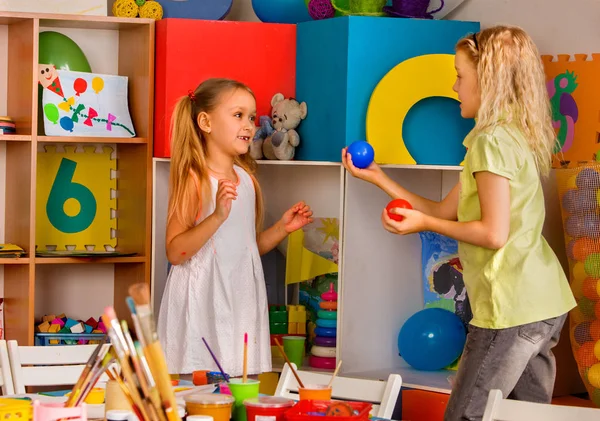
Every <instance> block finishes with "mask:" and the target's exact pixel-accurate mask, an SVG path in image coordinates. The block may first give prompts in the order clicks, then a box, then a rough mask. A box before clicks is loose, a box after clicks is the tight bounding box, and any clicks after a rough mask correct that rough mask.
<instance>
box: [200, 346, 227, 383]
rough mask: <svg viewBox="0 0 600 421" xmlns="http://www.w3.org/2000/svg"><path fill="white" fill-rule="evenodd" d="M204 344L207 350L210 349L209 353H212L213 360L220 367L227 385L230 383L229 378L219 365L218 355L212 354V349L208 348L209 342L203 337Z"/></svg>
mask: <svg viewBox="0 0 600 421" xmlns="http://www.w3.org/2000/svg"><path fill="white" fill-rule="evenodd" d="M202 342H204V345H206V349H208V352H210V355H211V356H212V359H213V360H214V362H215V364H217V367H219V371H221V374H222V375H223V378H224V379H225V381H226V382H227V383H229V376H228V375H227V374H225V371H223V367H221V364H219V360H217V357H216V355H215V354H214V353H213V352H212V349H210V346H208V342H206V339H204V337H202Z"/></svg>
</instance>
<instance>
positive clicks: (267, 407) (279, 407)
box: [244, 396, 295, 421]
mask: <svg viewBox="0 0 600 421" xmlns="http://www.w3.org/2000/svg"><path fill="white" fill-rule="evenodd" d="M294 404H295V402H294V400H293V399H287V398H282V397H277V396H259V397H258V398H251V399H246V400H244V405H245V406H246V416H247V417H248V418H247V420H248V421H260V420H270V421H284V416H283V414H284V413H285V411H287V410H288V409H290V408H291V407H292V406H294ZM264 417H268V418H264Z"/></svg>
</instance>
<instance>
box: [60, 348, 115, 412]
mask: <svg viewBox="0 0 600 421" xmlns="http://www.w3.org/2000/svg"><path fill="white" fill-rule="evenodd" d="M104 342H106V337H103V340H102V343H100V344H98V346H97V347H96V349H94V352H92V355H90V358H88V360H87V363H86V364H85V367H83V371H82V372H81V374H80V375H79V378H78V379H77V383H75V386H73V390H72V391H71V394H70V395H69V398H68V399H67V402H66V403H65V407H67V408H68V407H71V406H73V405H74V404H75V402H77V399H78V397H79V395H80V394H81V392H82V391H83V389H84V388H85V386H86V384H87V382H89V379H90V377H91V375H92V369H93V368H94V366H95V365H96V360H97V359H98V355H100V351H101V350H102V347H103V346H104Z"/></svg>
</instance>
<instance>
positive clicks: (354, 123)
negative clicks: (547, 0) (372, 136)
mask: <svg viewBox="0 0 600 421" xmlns="http://www.w3.org/2000/svg"><path fill="white" fill-rule="evenodd" d="M348 19H350V25H349V26H350V30H349V34H350V35H349V36H350V38H349V47H348V98H347V101H348V102H347V104H348V114H347V123H346V144H350V143H352V142H354V141H355V140H357V139H364V138H365V137H366V133H365V132H366V123H365V119H366V115H367V107H368V105H369V100H370V98H371V94H372V92H373V90H374V89H375V87H376V86H377V84H378V83H379V81H380V80H381V79H382V78H383V77H384V76H385V75H386V74H387V73H388V72H389V71H390V70H391V69H392V68H393V67H395V66H396V65H397V64H399V63H401V62H403V61H405V60H407V59H409V58H412V57H415V56H420V55H425V54H454V46H455V44H456V42H457V41H458V40H459V39H460V38H462V37H463V36H465V35H467V34H469V33H472V32H477V31H479V23H477V22H460V21H445V20H425V19H399V18H381V17H379V18H378V17H362V16H361V17H358V16H352V17H349V18H348Z"/></svg>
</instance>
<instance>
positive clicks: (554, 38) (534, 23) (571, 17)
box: [227, 0, 600, 54]
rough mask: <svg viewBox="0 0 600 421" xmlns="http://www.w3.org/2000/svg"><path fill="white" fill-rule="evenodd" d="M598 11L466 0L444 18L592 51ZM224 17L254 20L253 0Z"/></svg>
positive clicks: (559, 48) (526, 0) (573, 0)
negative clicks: (511, 28)
mask: <svg viewBox="0 0 600 421" xmlns="http://www.w3.org/2000/svg"><path fill="white" fill-rule="evenodd" d="M434 3H436V1H435V0H432V2H431V4H432V5H433V4H434ZM599 13H600V2H599V1H598V0H465V1H464V2H463V3H462V4H461V5H459V6H458V7H457V8H456V9H455V10H454V11H452V12H451V13H450V14H449V15H448V16H447V17H446V19H454V20H472V21H479V22H481V24H482V26H483V27H487V26H491V25H494V24H500V23H508V24H512V25H518V26H521V27H522V28H523V29H525V30H526V31H528V32H529V33H530V34H531V36H532V37H533V39H534V40H535V42H536V43H537V45H538V48H539V49H540V52H541V53H542V54H556V53H575V52H577V53H591V52H598V50H599V49H600V47H599V46H600V26H598V16H599ZM227 19H228V20H243V21H257V20H258V18H257V17H256V14H255V13H254V10H253V9H252V0H234V2H233V7H232V8H231V12H230V13H229V15H228V16H227Z"/></svg>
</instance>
